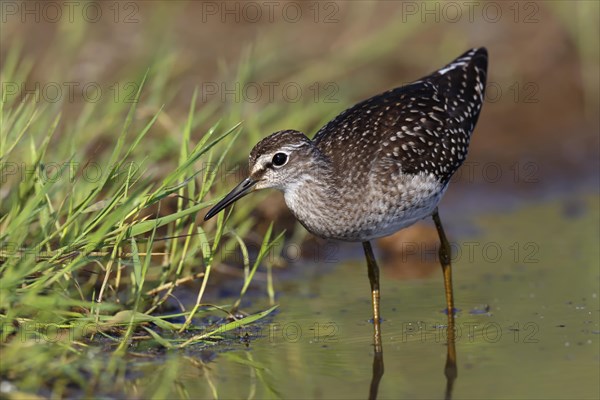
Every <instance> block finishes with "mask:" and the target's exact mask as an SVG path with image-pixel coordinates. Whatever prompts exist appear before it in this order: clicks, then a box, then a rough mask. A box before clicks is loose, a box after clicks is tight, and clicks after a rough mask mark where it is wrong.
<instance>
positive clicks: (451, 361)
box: [369, 313, 458, 400]
mask: <svg viewBox="0 0 600 400" xmlns="http://www.w3.org/2000/svg"><path fill="white" fill-rule="evenodd" d="M447 332H448V342H447V354H446V365H445V367H444V375H445V377H446V391H445V392H444V398H445V399H446V400H450V399H452V389H453V388H454V381H455V380H456V377H457V376H458V369H457V367H456V330H455V329H454V314H453V313H448V330H447ZM373 346H374V348H375V353H374V354H373V374H372V376H371V385H370V387H369V399H371V400H374V399H376V398H377V392H378V390H379V382H381V378H382V377H383V372H384V367H383V343H382V341H381V331H376V332H375V334H374V336H373Z"/></svg>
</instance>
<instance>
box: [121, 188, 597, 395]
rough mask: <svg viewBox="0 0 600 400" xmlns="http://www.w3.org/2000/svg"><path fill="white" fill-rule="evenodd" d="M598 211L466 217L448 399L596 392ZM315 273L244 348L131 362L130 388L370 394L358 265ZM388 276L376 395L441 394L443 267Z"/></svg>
mask: <svg viewBox="0 0 600 400" xmlns="http://www.w3.org/2000/svg"><path fill="white" fill-rule="evenodd" d="M573 204H576V205H577V207H576V208H577V210H576V212H573V210H574V206H573ZM598 204H599V197H598V196H597V195H591V196H586V197H581V198H577V199H576V201H575V203H574V202H573V199H570V200H568V201H552V202H547V203H544V204H538V205H532V206H528V207H523V208H521V209H519V210H515V211H511V212H505V213H501V214H496V215H487V216H485V215H478V216H475V217H473V219H472V220H471V221H470V223H471V224H473V226H474V227H475V228H476V229H474V230H473V231H474V232H478V234H477V235H476V236H473V237H467V236H465V237H462V238H460V240H459V241H458V243H459V244H460V247H455V255H454V260H453V261H454V288H455V299H456V300H455V301H456V307H457V308H458V309H459V310H460V311H459V312H458V314H457V318H456V324H457V329H458V337H457V341H456V349H457V355H458V356H457V357H458V378H457V380H456V382H455V384H454V388H453V391H452V397H453V398H467V399H468V398H540V399H541V398H544V399H567V398H568V399H572V398H598V397H599V396H600V387H599V386H600V383H599V380H598V376H600V375H599V373H600V326H599V311H600V299H599V295H600V293H598V292H599V277H600V272H599V265H598V260H599V259H600V257H599V253H598V251H599V250H598V238H599V231H598V229H599V227H598V220H599V207H598ZM469 249H471V250H472V251H468V250H469ZM484 249H485V250H484ZM457 252H458V253H459V254H456V253H457ZM321 267H323V266H319V265H308V266H304V267H302V268H303V269H302V273H301V274H298V275H301V276H296V278H295V279H293V280H291V281H287V282H284V283H283V284H280V286H281V287H280V288H279V293H278V294H279V296H278V299H277V301H278V303H279V309H278V311H277V312H276V314H275V315H273V316H271V317H269V319H268V320H266V321H264V322H263V323H262V325H260V326H258V327H257V328H255V329H247V330H246V331H245V332H242V336H244V335H245V333H247V334H248V336H247V337H246V338H247V339H248V340H247V341H239V340H233V341H230V342H228V344H227V345H226V346H223V345H222V344H220V345H215V346H213V347H212V348H209V349H205V350H202V351H198V352H196V351H195V350H189V351H187V352H186V353H185V355H184V353H178V352H174V353H167V354H166V355H165V356H164V358H161V359H160V362H159V363H158V365H157V363H156V360H154V361H152V360H150V359H146V360H142V361H143V362H139V363H137V364H136V366H135V367H134V368H133V369H134V370H136V371H137V376H138V378H137V379H132V380H131V381H130V385H131V386H129V389H130V390H131V392H130V393H129V394H130V395H141V396H144V395H147V394H154V395H163V394H164V395H176V396H190V397H213V396H218V397H219V398H240V397H256V398H263V397H283V398H340V399H342V398H343V399H348V398H366V397H367V396H368V393H369V385H370V382H371V377H372V362H373V346H372V330H373V328H372V324H371V323H370V322H369V321H368V319H369V318H370V315H371V305H370V293H369V284H368V279H367V276H366V267H365V266H364V265H363V263H362V261H356V262H342V263H339V264H336V265H335V266H333V267H332V266H331V265H327V266H326V268H321ZM297 268H300V267H297ZM322 270H326V272H323V271H322ZM395 276H396V274H395V273H394V271H393V270H391V269H390V268H389V267H388V268H386V267H385V265H384V267H383V270H382V280H383V284H382V304H381V310H382V316H383V318H384V322H383V323H382V330H383V351H384V363H385V373H384V375H383V378H382V380H381V383H380V386H379V398H381V399H385V398H390V399H392V398H393V399H397V398H424V399H430V398H444V395H445V390H446V378H445V376H444V365H445V361H446V345H445V343H446V337H445V330H444V329H443V328H444V326H445V324H446V315H445V314H444V313H442V312H441V310H442V309H443V308H444V292H443V282H442V276H441V271H439V272H438V273H434V274H432V275H431V276H430V277H428V278H425V279H416V280H396V279H394V277H395ZM282 287H283V288H285V290H283V291H282ZM260 307H263V308H266V306H265V305H263V304H260V301H259V300H255V301H254V302H253V304H251V305H250V308H257V309H259V308H260ZM159 397H160V396H159Z"/></svg>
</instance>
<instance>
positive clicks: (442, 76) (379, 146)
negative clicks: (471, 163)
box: [314, 48, 488, 185]
mask: <svg viewBox="0 0 600 400" xmlns="http://www.w3.org/2000/svg"><path fill="white" fill-rule="evenodd" d="M487 64H488V57H487V51H486V49H485V48H479V49H472V50H470V51H468V52H466V53H465V54H463V55H462V56H460V57H458V58H457V59H455V60H454V61H453V62H451V63H450V64H448V65H446V66H445V67H444V68H441V69H439V70H438V71H436V72H434V73H433V74H431V75H428V76H426V77H424V78H422V79H421V80H419V81H416V82H414V83H412V84H409V85H406V86H403V87H399V88H396V89H392V90H390V91H387V92H385V93H382V94H380V95H378V96H375V97H372V98H370V99H367V100H365V101H363V102H361V103H359V104H357V105H355V106H354V107H352V108H350V109H348V110H346V111H344V112H343V113H341V114H340V115H338V116H337V117H336V118H335V119H333V120H332V121H331V122H329V123H328V124H327V125H325V126H324V127H323V128H321V129H320V130H319V132H317V134H316V135H315V138H314V143H315V145H316V146H317V147H318V148H319V150H321V152H323V153H324V154H325V155H326V156H327V157H329V158H330V159H331V160H332V161H333V163H334V165H335V166H336V169H337V170H338V171H339V172H340V173H346V174H354V175H356V178H360V177H361V176H367V172H368V171H369V170H371V169H372V168H373V166H374V164H373V163H381V162H383V163H389V162H390V161H393V162H395V163H396V164H398V165H399V166H400V168H401V171H402V173H403V174H418V173H420V172H426V173H432V174H434V175H435V176H436V177H437V178H438V179H439V181H440V182H441V183H443V184H444V185H445V184H446V183H447V182H448V181H449V180H450V177H451V176H452V174H453V173H454V172H455V171H456V170H457V169H458V167H460V165H461V164H462V162H463V161H464V159H465V157H466V155H467V151H468V146H469V140H470V137H471V133H472V132H473V129H474V127H475V124H476V122H477V119H478V117H479V113H480V111H481V107H482V104H483V100H484V92H485V83H486V74H487ZM356 158H361V159H363V158H364V159H370V160H371V162H370V163H368V162H360V163H357V162H356Z"/></svg>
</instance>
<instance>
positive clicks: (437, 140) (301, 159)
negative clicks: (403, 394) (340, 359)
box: [204, 48, 488, 390]
mask: <svg viewBox="0 0 600 400" xmlns="http://www.w3.org/2000/svg"><path fill="white" fill-rule="evenodd" d="M487 64H488V56H487V50H486V49H485V48H476V49H472V50H469V51H467V52H466V53H464V54H463V55H461V56H460V57H458V58H457V59H455V60H454V61H452V62H451V63H449V64H448V65H446V66H445V67H443V68H441V69H439V70H437V71H436V72H434V73H432V74H430V75H428V76H425V77H424V78H422V79H420V80H418V81H416V82H413V83H411V84H408V85H406V86H402V87H399V88H396V89H392V90H389V91H387V92H385V93H382V94H380V95H377V96H374V97H371V98H370V99H367V100H365V101H362V102H360V103H358V104H357V105H355V106H354V107H352V108H349V109H348V110H346V111H344V112H342V113H341V114H340V115H338V116H337V117H336V118H335V119H333V120H332V121H331V122H329V123H328V124H326V125H325V126H324V127H323V128H321V129H320V130H319V131H318V132H317V134H316V135H315V137H314V139H313V140H310V139H309V138H308V137H306V136H305V135H304V134H303V133H301V132H298V131H295V130H284V131H280V132H276V133H273V134H272V135H270V136H268V137H266V138H265V139H263V140H261V141H260V142H259V143H258V144H257V145H256V146H255V147H254V148H253V149H252V152H251V153H250V157H249V166H250V175H249V177H248V178H247V179H245V180H244V181H242V182H241V183H240V184H239V185H238V186H236V187H235V188H234V189H233V190H232V191H231V192H230V193H229V194H228V195H226V196H225V198H223V199H222V200H221V201H220V202H219V203H217V204H216V205H215V206H214V207H213V208H212V209H211V210H210V211H209V212H208V213H207V214H206V217H205V218H204V219H205V220H207V219H209V218H211V217H213V216H214V215H215V214H217V213H218V212H219V211H221V210H223V209H224V208H225V207H227V206H228V205H230V204H231V203H233V202H234V201H236V200H238V199H240V198H241V197H243V196H245V195H246V194H248V193H250V192H251V191H253V190H256V189H266V188H275V189H279V190H280V191H282V192H283V194H284V198H285V202H286V204H287V206H288V207H289V209H290V210H291V211H292V213H293V214H294V216H295V217H296V218H297V219H298V221H300V223H301V224H302V225H303V226H304V227H305V228H306V229H307V230H308V231H309V232H311V233H313V234H315V235H317V236H319V237H322V238H326V239H338V240H343V241H350V242H362V244H363V248H364V251H365V256H366V259H367V266H368V276H369V281H370V283H371V295H372V303H373V325H374V329H375V332H374V333H375V335H374V338H375V350H376V354H377V353H381V331H380V316H379V315H380V314H379V268H378V267H377V263H376V261H375V256H374V254H373V250H372V248H371V244H370V240H372V239H376V238H379V237H382V236H387V235H390V234H392V233H394V232H396V231H398V230H400V229H402V228H405V227H407V226H410V225H412V224H414V223H415V222H417V221H419V220H421V219H424V218H427V217H429V216H431V217H432V218H433V221H434V223H435V226H436V229H437V232H438V234H439V238H440V242H441V246H440V250H439V258H440V262H441V264H442V271H443V275H444V286H445V292H446V306H447V314H448V343H449V346H448V358H447V362H446V376H447V377H448V376H449V374H450V375H451V374H456V353H455V350H454V339H455V338H454V299H453V292H452V274H451V266H450V244H449V242H448V239H447V238H446V235H445V233H444V229H443V227H442V223H441V221H440V217H439V214H438V209H437V205H438V203H439V201H440V199H441V198H442V195H443V194H444V192H445V191H446V189H447V188H448V183H449V181H450V178H451V177H452V174H454V172H455V171H456V170H457V169H458V168H459V167H460V166H461V164H462V163H463V161H464V160H465V157H466V156H467V151H468V147H469V141H470V139H471V134H472V132H473V129H474V127H475V124H476V123H477V119H478V117H479V112H480V111H481V107H482V104H483V101H484V95H485V85H486V75H487ZM450 344H451V345H452V346H450ZM452 367H453V368H452ZM374 368H375V364H374ZM380 372H381V375H382V374H383V364H382V362H381V371H380ZM449 382H450V380H449ZM377 383H378V382H377ZM449 384H450V383H449ZM375 390H376V389H375Z"/></svg>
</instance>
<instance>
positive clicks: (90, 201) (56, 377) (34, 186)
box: [0, 53, 279, 396]
mask: <svg viewBox="0 0 600 400" xmlns="http://www.w3.org/2000/svg"><path fill="white" fill-rule="evenodd" d="M17 58H18V57H17V56H15V53H12V54H11V56H10V60H13V62H8V63H7V64H6V65H7V67H6V69H3V70H2V75H3V80H9V81H10V80H13V81H17V80H20V79H24V77H23V76H17V74H21V73H22V71H23V69H20V68H17V64H16V62H15V61H14V60H16V59H17ZM17 71H21V72H19V73H17ZM148 83H149V82H148V73H147V72H146V74H144V75H143V76H141V77H140V79H139V83H138V85H137V88H138V90H137V92H136V93H135V98H134V99H133V101H132V102H131V103H130V104H124V103H119V104H115V103H112V104H109V105H106V106H104V107H102V106H101V107H97V108H95V109H94V108H93V107H91V106H89V105H88V106H84V107H83V110H82V111H81V113H80V114H79V116H78V117H77V118H76V119H75V120H74V121H70V122H68V123H65V122H64V121H63V118H62V117H61V111H62V109H61V105H56V106H54V107H51V106H47V105H46V106H40V105H39V104H38V102H37V101H35V99H34V98H31V97H29V98H24V99H22V101H17V100H11V99H9V98H8V97H6V96H4V97H3V99H2V102H1V103H0V165H1V169H2V171H1V172H2V176H1V179H2V192H1V195H0V201H1V203H0V244H1V247H0V276H1V280H0V293H1V294H2V295H1V296H0V335H1V336H0V341H1V346H2V362H1V363H0V377H2V379H7V382H11V384H13V383H15V384H16V385H17V387H18V388H19V389H23V390H27V391H33V392H37V391H39V390H40V388H41V389H43V388H46V389H47V390H51V391H52V393H54V394H58V395H59V396H60V394H61V393H62V392H64V391H65V390H67V386H68V385H71V386H72V385H73V384H75V385H78V386H79V387H80V388H81V389H82V390H88V391H91V392H90V393H92V392H93V390H94V387H101V385H102V384H104V385H106V384H107V382H111V381H112V380H113V379H115V377H117V378H118V377H119V376H120V374H121V373H122V370H123V368H124V366H123V357H122V356H124V355H127V353H128V352H130V349H131V346H132V343H137V345H139V342H141V341H144V342H147V343H146V344H145V346H147V347H149V348H153V347H155V348H166V349H178V348H179V349H181V348H185V347H188V346H190V345H198V344H200V345H201V344H203V343H204V344H210V343H212V342H213V341H214V340H218V339H219V338H221V337H223V335H224V334H227V333H228V332H235V330H236V329H238V328H240V327H241V326H244V325H245V324H251V323H253V322H255V321H257V320H258V319H260V318H262V317H264V316H266V315H268V314H269V313H270V312H271V311H273V309H274V307H271V308H269V309H267V310H264V311H262V312H259V313H256V314H252V315H249V316H246V317H243V318H242V317H236V316H235V315H234V314H233V313H232V312H230V311H228V310H229V309H230V307H228V306H227V305H221V306H207V304H206V301H205V299H204V297H205V291H206V288H207V285H208V284H209V281H210V279H209V278H210V273H211V269H212V267H213V265H214V264H215V263H217V262H221V257H220V254H221V253H220V250H221V248H222V247H223V246H226V245H229V246H231V245H232V244H233V245H235V246H237V247H239V249H241V250H240V251H241V252H242V253H243V255H244V257H243V264H244V267H245V270H246V271H247V273H246V279H245V282H244V287H243V290H242V292H241V293H240V300H241V298H242V296H243V295H244V293H245V291H246V289H247V288H248V285H249V284H250V281H251V280H252V277H253V275H254V272H255V271H256V269H257V267H258V265H259V264H260V263H261V262H262V260H263V258H264V257H265V255H266V254H267V253H268V251H269V249H270V248H271V247H272V246H273V245H274V243H275V242H276V241H277V240H279V238H275V239H273V238H272V235H271V230H270V229H269V231H268V232H267V235H266V236H265V237H264V240H263V243H262V245H261V247H260V251H259V254H258V255H257V257H256V259H255V260H253V263H252V266H250V265H251V262H250V257H249V255H248V249H247V247H246V245H245V243H244V240H243V239H242V237H243V236H244V234H245V232H247V229H248V224H247V223H246V224H245V226H240V228H241V229H240V230H239V231H238V230H237V229H236V228H238V226H239V224H236V223H235V222H233V223H231V224H228V226H227V228H226V227H225V221H226V216H225V215H224V213H221V214H220V215H219V217H218V218H217V219H216V223H213V222H211V223H207V224H206V225H200V224H198V223H197V221H196V217H197V216H198V214H199V213H200V212H201V211H202V210H203V209H205V208H206V207H208V206H209V205H211V204H212V203H213V202H214V199H215V194H214V193H215V192H223V191H224V190H225V188H224V187H222V186H223V185H222V183H221V182H220V181H219V180H218V179H216V178H217V172H218V171H219V168H221V167H222V166H223V163H224V160H225V158H226V157H227V155H228V154H229V152H230V151H231V149H232V147H233V146H234V145H235V143H236V139H237V138H238V136H239V135H240V133H241V132H242V129H243V128H242V126H241V125H240V124H239V123H237V124H231V125H229V126H225V124H223V123H217V124H215V125H213V126H212V127H210V128H209V129H208V130H207V131H206V132H203V133H201V134H199V135H198V132H197V131H198V129H199V126H200V125H201V124H206V121H204V120H201V119H200V118H199V117H198V115H197V106H196V100H197V92H195V93H194V95H193V97H192V98H191V99H190V105H189V112H188V115H187V118H186V119H185V120H184V121H183V122H182V124H181V126H176V127H175V131H176V132H177V133H179V132H180V135H181V140H180V144H179V148H178V151H177V153H178V157H177V163H176V165H175V167H174V168H173V169H172V170H171V171H167V172H163V173H162V176H161V178H160V179H159V180H158V181H157V180H156V177H155V176H153V175H152V173H148V171H150V172H152V168H153V164H154V163H156V162H157V160H156V159H154V157H156V156H157V155H159V154H161V153H160V152H157V151H156V149H152V148H150V147H149V146H153V145H155V144H156V141H151V140H148V138H149V136H150V133H151V132H153V130H156V125H157V121H159V119H160V118H161V113H162V109H157V110H156V111H155V112H153V113H151V114H148V113H147V112H145V113H144V112H141V109H142V108H143V107H144V101H145V100H144V98H145V97H144V92H145V91H147V90H148V86H149V85H148ZM150 86H151V85H150ZM156 95H157V94H156V93H151V94H149V95H147V96H146V97H148V96H150V97H152V96H156ZM103 121H104V124H105V126H98V125H101V124H102V123H103ZM118 125H120V127H118ZM117 127H118V130H117ZM95 131H96V132H98V131H102V132H107V131H111V132H118V133H117V134H115V135H114V136H109V138H108V139H109V141H110V142H112V143H111V144H110V145H109V146H106V147H108V148H109V149H110V150H109V151H107V152H104V153H102V154H101V155H100V156H99V157H98V158H97V159H95V160H94V161H93V162H90V161H89V159H86V157H87V156H89V155H88V154H87V153H86V152H82V151H81V149H82V148H85V141H89V140H90V139H93V135H94V132H95ZM98 133H100V132H98ZM192 133H195V135H194V136H196V137H199V139H198V140H197V143H195V144H194V138H193V137H192ZM82 136H84V137H85V140H82ZM144 154H145V155H146V156H145V157H142V156H141V155H144ZM203 165H204V166H207V165H210V168H202V166H203ZM92 167H93V170H92V169H91V168H92ZM92 172H94V173H95V175H94V176H93V177H92V176H91V175H90V174H91V173H92ZM96 173H97V174H96ZM164 209H168V210H164ZM192 281H196V282H199V285H198V286H199V290H198V294H197V297H196V301H195V303H194V304H193V305H192V306H191V307H186V306H183V305H182V310H181V311H180V312H172V311H170V312H169V313H166V314H165V312H164V310H165V309H168V308H165V307H164V306H165V302H166V301H167V300H168V299H169V298H171V297H172V296H173V291H174V289H175V288H176V287H177V286H178V285H181V284H182V283H186V282H192ZM271 290H272V288H271ZM239 303H240V301H239V300H238V301H237V302H236V303H235V304H234V307H233V308H234V309H237V307H238V306H239ZM215 312H216V313H219V314H221V315H223V317H227V318H229V320H228V321H229V322H226V323H223V324H217V325H216V326H208V327H206V326H198V325H197V324H196V323H194V321H198V320H199V319H200V318H202V317H203V316H205V315H208V314H210V313H212V314H214V313H215ZM174 321H176V322H174ZM188 332H189V333H188ZM197 332H201V333H197ZM103 342H106V343H108V344H109V345H108V346H107V345H102V346H101V347H104V348H106V349H109V350H110V351H109V353H108V354H110V358H111V360H112V361H110V362H108V363H106V362H92V363H90V364H89V365H86V362H85V360H86V358H82V356H83V355H84V354H86V353H88V352H89V351H90V349H92V348H93V347H95V346H100V344H101V343H103ZM82 361H83V362H82ZM32 370H35V371H37V373H36V374H31V373H29V372H30V371H32ZM120 371H121V372H120ZM90 377H91V379H92V381H93V384H91V385H90V384H89V383H86V380H88V379H89V378H90ZM121 378H122V380H124V377H123V376H121ZM117 380H118V379H117Z"/></svg>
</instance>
